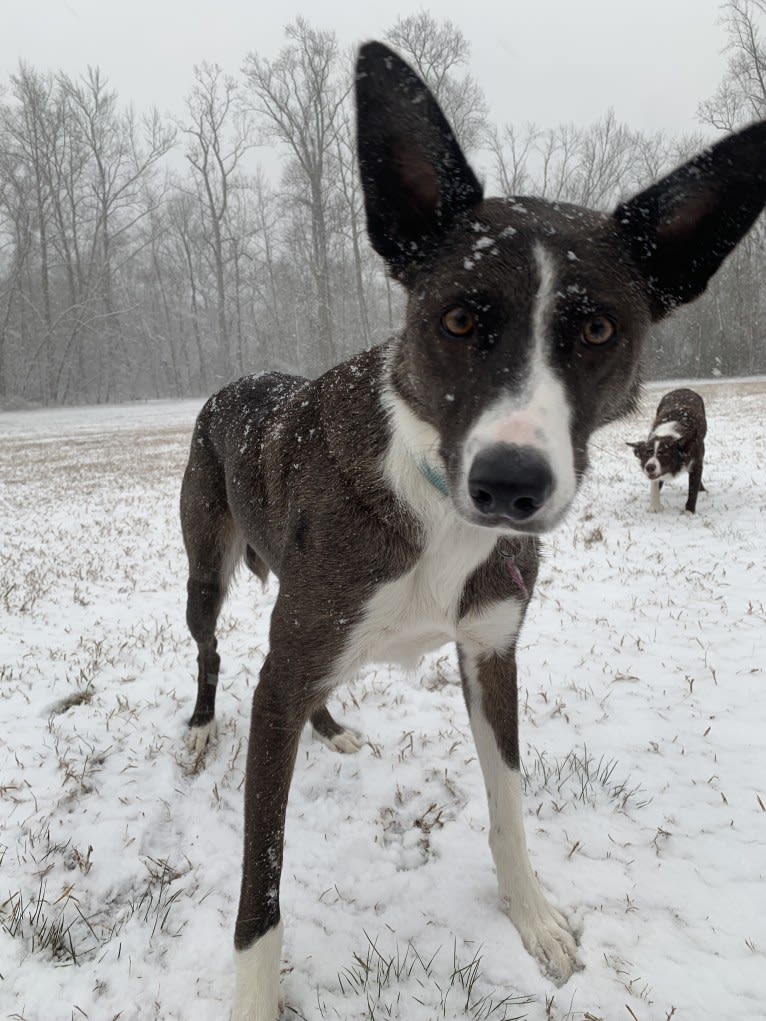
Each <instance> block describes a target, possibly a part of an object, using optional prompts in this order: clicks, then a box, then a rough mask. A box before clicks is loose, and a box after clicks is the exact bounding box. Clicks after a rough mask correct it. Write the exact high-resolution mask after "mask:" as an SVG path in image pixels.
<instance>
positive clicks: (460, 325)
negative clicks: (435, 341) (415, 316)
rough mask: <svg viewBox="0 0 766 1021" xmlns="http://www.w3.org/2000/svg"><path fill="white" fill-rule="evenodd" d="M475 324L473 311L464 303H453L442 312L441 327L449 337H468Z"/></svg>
mask: <svg viewBox="0 0 766 1021" xmlns="http://www.w3.org/2000/svg"><path fill="white" fill-rule="evenodd" d="M475 326H476V323H475V322H474V318H473V313H472V312H471V310H470V309H467V308H466V307H465V306H464V305H453V306H452V308H448V309H447V311H446V312H443V313H442V317H441V328H442V329H443V330H444V332H445V333H446V334H447V335H448V336H450V337H470V335H471V334H472V333H473V331H474V327H475Z"/></svg>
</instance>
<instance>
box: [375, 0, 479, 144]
mask: <svg viewBox="0 0 766 1021" xmlns="http://www.w3.org/2000/svg"><path fill="white" fill-rule="evenodd" d="M383 37H384V39H385V40H386V42H388V43H390V44H391V46H393V48H394V49H395V50H397V51H398V52H399V53H400V54H401V55H402V56H403V57H404V58H405V60H407V61H409V63H410V64H412V66H413V67H414V69H415V70H416V71H417V72H418V74H419V75H420V76H421V77H422V78H423V79H424V81H426V82H427V83H428V85H429V86H430V88H431V91H432V92H433V94H434V96H435V97H436V99H437V101H438V103H439V105H440V106H441V108H442V110H443V111H444V113H445V115H446V117H447V120H448V121H449V122H450V124H451V125H452V127H453V129H454V131H455V134H456V135H457V138H458V140H459V142H460V145H461V146H462V148H463V149H464V150H465V151H467V152H470V151H472V150H473V149H476V148H478V146H479V145H481V143H482V141H483V137H484V133H485V131H486V127H487V115H488V112H489V108H488V107H487V102H486V100H485V98H484V93H483V92H482V90H481V88H480V86H479V84H478V83H477V81H476V79H475V78H473V77H472V76H471V75H470V74H468V73H467V72H465V71H464V70H463V69H464V68H465V67H466V66H467V65H468V63H469V60H470V56H471V44H470V43H469V42H468V40H467V39H466V37H465V36H464V35H463V33H462V32H461V31H460V29H459V28H458V27H457V26H456V25H455V24H454V23H453V22H452V21H450V20H449V19H448V18H443V19H441V20H440V21H437V20H436V19H435V18H434V17H433V15H432V14H430V13H429V12H428V11H420V12H419V13H417V14H410V15H408V16H407V17H406V18H401V17H400V18H398V19H397V21H396V24H395V25H394V26H393V28H390V29H389V30H388V31H387V32H385V33H384V36H383Z"/></svg>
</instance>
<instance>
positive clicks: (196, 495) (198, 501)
mask: <svg viewBox="0 0 766 1021" xmlns="http://www.w3.org/2000/svg"><path fill="white" fill-rule="evenodd" d="M195 435H196V434H195ZM192 451H193V452H192V456H191V458H190V460H189V466H188V467H187V470H186V474H185V476H184V481H183V485H182V487H181V524H182V529H183V537H184V544H185V546H186V553H187V556H188V558H189V579H188V582H187V587H186V588H187V600H186V623H187V625H188V627H189V631H190V632H191V635H192V638H193V639H194V640H195V642H196V643H197V701H196V703H195V706H194V712H193V713H192V716H191V719H190V720H189V728H190V732H189V741H190V745H191V747H192V749H193V750H194V751H195V752H197V753H199V752H201V751H203V750H204V748H205V746H206V745H207V743H208V741H209V740H210V739H211V738H213V737H215V734H216V723H215V696H216V686H217V684H218V673H219V669H220V664H221V660H220V656H219V655H218V641H217V639H216V635H215V630H216V624H217V621H218V614H219V613H220V612H221V607H222V606H223V602H224V599H225V598H226V591H227V589H228V586H229V581H230V579H231V576H232V574H233V572H234V568H235V567H236V565H237V563H238V561H239V560H240V559H241V557H242V555H243V553H244V549H245V547H244V542H243V540H242V538H241V536H240V535H239V532H238V530H237V528H236V526H235V524H234V521H233V519H232V516H231V512H230V511H229V507H228V504H227V502H226V489H225V485H224V482H223V472H222V470H221V469H220V467H219V466H218V464H217V463H216V461H215V458H214V455H213V454H212V452H211V451H207V450H206V449H205V448H204V445H202V444H200V445H199V447H198V448H197V449H195V446H194V444H193V446H192Z"/></svg>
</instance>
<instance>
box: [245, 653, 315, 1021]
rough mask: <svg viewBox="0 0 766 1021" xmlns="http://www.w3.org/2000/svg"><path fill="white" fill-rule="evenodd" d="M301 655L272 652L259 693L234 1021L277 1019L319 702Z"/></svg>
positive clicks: (251, 748)
mask: <svg viewBox="0 0 766 1021" xmlns="http://www.w3.org/2000/svg"><path fill="white" fill-rule="evenodd" d="M296 658H297V657H292V656H290V655H289V653H288V654H286V653H283V652H281V651H280V650H279V649H277V650H273V651H271V652H270V653H269V655H268V656H267V657H266V660H265V662H264V664H263V667H262V669H261V674H260V680H259V682H258V687H257V688H256V689H255V694H254V696H253V708H252V716H251V721H250V741H249V745H248V750H247V773H246V778H245V842H244V844H245V847H244V858H243V865H242V890H241V894H240V901H239V911H238V914H237V923H236V927H235V931H234V946H235V948H236V972H237V974H236V992H235V1000H234V1013H233V1021H276V1019H277V1018H278V1017H279V966H280V957H281V949H282V921H281V918H280V912H279V881H280V875H281V872H282V848H283V842H284V829H285V813H286V809H287V796H288V792H289V789H290V780H291V779H292V774H293V768H294V766H295V758H296V754H297V749H298V741H299V738H300V734H301V729H302V727H303V725H304V724H305V722H306V720H307V719H308V716H309V712H310V710H311V709H312V708H313V706H311V704H310V703H308V704H307V700H306V698H305V697H304V696H303V695H302V693H301V692H300V691H299V690H296V689H297V684H296V681H297V679H298V677H299V676H300V673H299V664H298V663H297V662H295V659H296Z"/></svg>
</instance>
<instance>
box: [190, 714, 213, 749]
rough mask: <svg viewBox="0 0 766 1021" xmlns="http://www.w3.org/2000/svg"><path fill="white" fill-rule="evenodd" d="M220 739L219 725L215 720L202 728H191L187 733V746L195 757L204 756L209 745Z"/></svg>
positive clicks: (204, 724)
mask: <svg viewBox="0 0 766 1021" xmlns="http://www.w3.org/2000/svg"><path fill="white" fill-rule="evenodd" d="M217 737H218V723H217V722H216V720H215V719H212V720H210V722H209V723H203V724H202V726H201V727H189V728H188V730H187V731H186V746H187V748H188V749H189V751H190V752H192V754H194V755H202V753H203V752H204V751H205V749H206V748H207V746H208V745H209V744H213V743H214V742H215V740H216V738H217Z"/></svg>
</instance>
